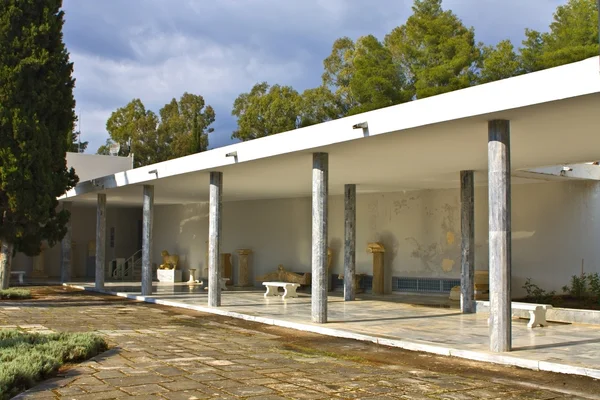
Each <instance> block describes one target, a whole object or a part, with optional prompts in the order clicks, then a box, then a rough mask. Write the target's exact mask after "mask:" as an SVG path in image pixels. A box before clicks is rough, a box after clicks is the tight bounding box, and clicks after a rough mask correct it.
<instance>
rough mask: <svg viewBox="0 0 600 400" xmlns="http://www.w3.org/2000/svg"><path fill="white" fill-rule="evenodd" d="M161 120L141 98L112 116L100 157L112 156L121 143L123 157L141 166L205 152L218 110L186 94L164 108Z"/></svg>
mask: <svg viewBox="0 0 600 400" xmlns="http://www.w3.org/2000/svg"><path fill="white" fill-rule="evenodd" d="M159 114H160V118H159V117H158V116H157V115H156V114H155V113H154V112H152V111H150V110H147V109H146V107H145V106H144V104H143V103H142V101H141V100H140V99H133V100H132V101H131V102H130V103H129V104H127V105H126V106H125V107H121V108H119V109H117V110H116V111H115V112H113V113H112V115H111V116H110V118H109V119H108V121H107V122H106V130H107V131H108V133H109V135H110V137H109V139H108V140H107V141H106V144H104V145H102V146H100V148H99V149H98V154H106V155H108V154H109V148H110V145H111V144H112V143H119V145H120V150H119V154H118V155H120V156H129V155H130V154H133V156H134V166H135V167H140V166H143V165H149V164H153V163H157V162H161V161H166V160H171V159H173V158H178V157H183V156H187V155H189V154H193V153H197V152H199V151H205V150H206V149H207V147H208V134H209V133H210V132H212V131H213V128H210V125H211V124H212V123H213V122H214V121H215V111H214V109H213V108H212V107H211V106H207V105H206V104H205V102H204V98H203V97H202V96H199V95H194V94H190V93H187V92H186V93H184V94H183V95H182V96H181V98H180V99H179V101H177V100H176V99H172V100H171V101H170V102H169V103H167V104H165V105H164V107H163V108H161V109H160V112H159Z"/></svg>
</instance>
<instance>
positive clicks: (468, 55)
mask: <svg viewBox="0 0 600 400" xmlns="http://www.w3.org/2000/svg"><path fill="white" fill-rule="evenodd" d="M412 9H413V12H414V13H413V15H411V16H410V17H409V18H408V20H407V21H406V24H405V25H402V26H399V27H397V28H395V29H394V30H392V32H390V33H389V34H388V35H387V36H386V38H385V44H386V46H387V48H388V49H390V51H391V53H392V57H393V60H394V62H395V63H396V64H397V66H398V68H399V69H400V70H401V71H402V73H403V74H404V75H405V76H406V77H407V79H408V84H409V86H412V87H414V90H415V94H416V97H417V98H419V99H421V98H425V97H429V96H434V95H437V94H441V93H446V92H451V91H453V90H457V89H462V88H465V87H468V86H470V85H472V84H473V83H474V82H475V78H476V70H477V66H478V63H479V60H480V51H479V48H478V47H477V46H476V45H475V32H474V30H473V28H470V29H467V28H466V27H465V26H464V25H463V23H462V22H461V20H460V19H459V18H458V17H457V16H456V15H454V14H453V13H452V11H450V10H448V11H444V10H443V9H442V1H441V0H415V2H414V5H413V7H412Z"/></svg>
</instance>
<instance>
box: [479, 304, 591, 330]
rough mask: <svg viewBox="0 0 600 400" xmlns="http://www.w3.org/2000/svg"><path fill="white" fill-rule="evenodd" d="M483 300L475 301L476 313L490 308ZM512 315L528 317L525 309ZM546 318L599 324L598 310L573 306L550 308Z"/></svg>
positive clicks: (572, 322) (486, 311)
mask: <svg viewBox="0 0 600 400" xmlns="http://www.w3.org/2000/svg"><path fill="white" fill-rule="evenodd" d="M486 303H487V302H485V301H477V302H476V309H477V312H478V313H489V312H490V308H489V306H488V305H487V304H486ZM512 315H513V316H515V317H519V318H527V319H528V318H529V312H528V311H525V310H513V312H512ZM546 320H547V321H551V322H566V323H571V324H590V325H600V311H598V310H579V309H575V308H551V309H549V310H548V311H547V312H546Z"/></svg>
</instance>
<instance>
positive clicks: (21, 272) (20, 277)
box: [10, 271, 25, 283]
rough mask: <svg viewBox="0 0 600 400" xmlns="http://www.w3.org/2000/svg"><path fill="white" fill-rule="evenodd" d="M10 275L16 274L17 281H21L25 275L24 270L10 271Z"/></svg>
mask: <svg viewBox="0 0 600 400" xmlns="http://www.w3.org/2000/svg"><path fill="white" fill-rule="evenodd" d="M10 274H11V275H17V276H18V278H19V283H23V277H24V276H25V271H10Z"/></svg>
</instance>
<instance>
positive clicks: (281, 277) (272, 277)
mask: <svg viewBox="0 0 600 400" xmlns="http://www.w3.org/2000/svg"><path fill="white" fill-rule="evenodd" d="M256 280H257V281H260V282H266V281H271V282H272V281H275V282H290V283H299V284H300V285H310V283H311V282H310V281H311V274H310V272H307V273H304V274H297V273H295V272H290V271H286V270H285V268H283V265H281V264H280V265H279V266H278V267H277V271H275V272H269V273H268V274H265V275H262V276H259V277H257V278H256Z"/></svg>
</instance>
